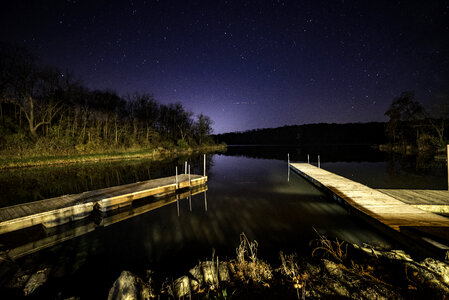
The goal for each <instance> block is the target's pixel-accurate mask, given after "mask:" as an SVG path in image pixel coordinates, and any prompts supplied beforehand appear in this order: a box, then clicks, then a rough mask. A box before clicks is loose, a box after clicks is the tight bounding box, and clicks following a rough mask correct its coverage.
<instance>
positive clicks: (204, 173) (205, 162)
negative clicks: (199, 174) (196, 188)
mask: <svg viewBox="0 0 449 300" xmlns="http://www.w3.org/2000/svg"><path fill="white" fill-rule="evenodd" d="M203 173H204V177H206V154H204V172H203Z"/></svg>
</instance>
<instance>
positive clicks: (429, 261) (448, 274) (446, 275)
mask: <svg viewBox="0 0 449 300" xmlns="http://www.w3.org/2000/svg"><path fill="white" fill-rule="evenodd" d="M420 265H422V266H424V267H426V268H428V269H429V270H431V271H432V272H434V273H436V274H437V275H438V276H440V280H441V281H443V282H444V283H445V284H448V285H449V265H448V264H447V263H445V262H442V261H439V260H436V259H433V258H426V259H425V260H423V261H422V262H421V263H420Z"/></svg>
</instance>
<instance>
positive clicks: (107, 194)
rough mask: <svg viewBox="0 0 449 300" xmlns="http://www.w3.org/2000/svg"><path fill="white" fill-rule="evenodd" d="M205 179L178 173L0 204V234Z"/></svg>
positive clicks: (75, 216)
mask: <svg viewBox="0 0 449 300" xmlns="http://www.w3.org/2000/svg"><path fill="white" fill-rule="evenodd" d="M206 181H207V176H200V175H190V174H182V175H179V176H171V177H166V178H159V179H153V180H148V181H142V182H136V183H131V184H126V185H120V186H115V187H110V188H105V189H100V190H95V191H89V192H84V193H81V194H76V195H64V196H61V197H56V198H51V199H46V200H41V201H35V202H30V203H24V204H19V205H14V206H9V207H3V208H0V234H4V233H7V232H11V231H15V230H19V229H23V228H27V227H31V226H34V225H40V224H42V225H43V226H45V227H53V226H57V225H60V224H64V223H67V222H70V221H74V220H79V219H83V218H85V217H87V216H89V215H90V214H91V213H92V212H93V211H94V210H95V209H98V210H99V211H101V212H107V211H110V210H114V209H118V208H121V207H124V206H128V205H130V204H131V203H132V202H133V201H134V200H136V199H140V198H144V197H148V196H154V195H160V194H163V195H166V194H173V193H176V191H178V190H181V189H185V188H193V187H196V186H201V185H204V184H205V183H206Z"/></svg>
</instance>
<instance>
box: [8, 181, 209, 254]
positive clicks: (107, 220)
mask: <svg viewBox="0 0 449 300" xmlns="http://www.w3.org/2000/svg"><path fill="white" fill-rule="evenodd" d="M206 191H207V186H206V185H202V186H197V187H194V188H192V189H190V190H187V191H184V192H182V193H180V194H172V195H168V196H163V197H161V199H160V200H157V201H151V200H153V199H152V198H150V200H148V201H151V202H148V203H145V204H143V203H141V205H140V206H137V207H129V208H126V209H125V210H119V211H118V212H117V213H113V214H111V215H109V214H108V215H105V216H103V217H102V218H101V220H100V222H99V224H97V223H95V222H94V221H90V222H88V223H87V224H86V223H85V222H81V223H84V224H81V225H78V226H76V227H73V228H69V229H66V230H58V232H57V233H55V234H52V235H49V236H47V237H45V238H42V239H39V240H36V241H32V242H29V243H26V244H24V245H20V246H17V247H15V248H13V249H8V251H7V255H8V257H9V258H11V259H18V258H20V257H23V256H26V255H29V254H31V253H34V252H37V251H40V250H42V249H45V248H48V247H51V246H54V245H57V244H60V243H63V242H65V241H67V240H71V239H73V238H76V237H79V236H82V235H85V234H87V233H89V232H91V231H94V230H95V229H96V228H98V227H106V226H109V225H112V224H115V223H118V222H121V221H124V220H127V219H130V218H133V217H136V216H138V215H141V214H145V213H147V212H150V211H153V210H155V209H158V208H161V207H164V206H166V205H169V204H172V203H175V202H179V201H180V200H182V199H189V201H191V197H192V196H194V195H197V194H200V193H203V192H206Z"/></svg>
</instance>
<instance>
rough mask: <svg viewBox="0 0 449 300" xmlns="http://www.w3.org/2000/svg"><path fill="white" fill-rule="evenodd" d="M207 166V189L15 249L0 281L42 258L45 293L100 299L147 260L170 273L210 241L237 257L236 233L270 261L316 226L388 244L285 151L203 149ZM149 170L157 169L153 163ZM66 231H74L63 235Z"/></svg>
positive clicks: (302, 242) (206, 252) (203, 252)
mask: <svg viewBox="0 0 449 300" xmlns="http://www.w3.org/2000/svg"><path fill="white" fill-rule="evenodd" d="M284 153H286V152H284ZM292 159H294V158H292ZM191 160H195V158H192V159H191ZM197 160H199V162H198V163H196V164H195V163H194V162H193V163H192V166H193V168H197V169H196V170H193V171H192V173H196V172H197V173H199V174H201V171H202V161H201V160H202V157H199V158H197ZM133 164H134V163H131V166H129V170H130V173H131V174H133V173H137V174H143V173H144V172H146V168H148V166H147V165H145V164H144V163H143V162H142V165H141V166H140V167H137V166H136V165H133ZM136 164H139V163H136ZM325 164H326V163H323V165H322V166H323V168H325ZM327 164H328V167H329V166H330V167H332V165H331V163H329V162H327ZM174 165H180V166H183V165H185V163H184V160H181V161H179V160H175V161H170V162H168V163H167V165H162V166H161V170H172V171H171V172H174V171H173V170H174V169H175V168H174ZM208 166H209V169H208V172H207V173H208V190H207V195H206V193H205V192H204V191H200V192H199V194H197V195H185V196H186V197H187V198H186V200H181V198H182V196H180V197H179V198H177V197H176V196H175V198H172V199H171V200H170V201H172V202H167V203H166V205H161V206H160V207H158V208H157V209H152V210H148V211H145V208H144V206H145V205H141V206H140V205H137V206H135V207H133V208H132V210H131V211H122V212H119V213H118V214H115V215H113V216H111V218H110V219H107V218H105V219H103V221H102V222H101V223H98V222H97V223H96V224H95V226H94V227H93V228H92V227H91V226H92V225H91V224H90V223H88V224H85V225H86V226H85V227H80V228H78V229H76V228H73V231H72V233H68V232H67V231H63V230H61V232H58V234H61V235H60V237H61V240H60V241H61V242H60V241H58V243H57V244H53V245H51V246H49V247H47V248H45V249H42V250H40V251H36V252H34V253H31V252H30V253H29V254H27V255H24V256H22V257H18V258H17V259H16V260H15V262H14V264H13V269H9V270H13V271H10V272H9V273H8V272H6V271H5V272H3V273H1V274H0V285H1V286H2V287H5V285H6V284H7V282H8V279H10V278H12V277H13V276H14V274H15V273H17V272H19V271H21V272H33V271H35V270H36V269H38V268H39V267H42V266H45V267H48V268H49V269H51V271H50V275H49V281H48V282H47V284H46V288H45V289H43V290H41V292H40V293H42V294H43V295H44V296H45V297H46V298H54V297H55V295H57V294H58V293H61V295H62V297H70V296H79V297H89V298H106V297H107V293H108V290H109V288H110V287H111V286H112V283H113V282H114V280H115V279H116V278H117V277H118V276H119V274H120V272H121V271H122V270H130V271H132V272H134V273H136V274H138V275H142V276H144V275H145V274H144V272H145V270H147V269H151V270H153V271H156V274H159V275H160V276H161V277H162V278H165V276H169V277H176V276H177V275H179V274H180V273H181V272H185V270H187V269H188V268H190V267H192V266H193V265H195V264H196V263H197V261H198V259H204V258H207V257H210V255H211V250H212V248H214V249H215V250H216V253H217V254H218V255H219V256H220V257H222V258H224V257H235V248H236V246H237V245H238V243H239V235H240V233H241V232H245V233H246V235H247V236H248V238H249V239H256V240H257V241H258V242H259V247H260V248H259V252H258V253H259V256H260V257H262V258H264V259H266V260H269V261H272V262H274V263H275V264H278V258H277V257H278V252H279V250H283V251H285V252H287V253H288V252H297V253H299V254H301V253H304V252H306V253H308V251H309V248H308V243H309V241H310V240H311V239H314V238H316V233H315V231H314V228H316V229H317V230H318V231H319V232H321V233H324V234H326V235H327V236H328V237H330V238H333V237H338V238H339V239H344V240H348V241H350V242H355V243H364V242H367V243H382V244H385V245H393V246H394V242H392V241H389V240H387V239H386V238H384V237H383V236H382V235H381V234H379V232H377V231H376V230H374V229H372V228H371V227H369V226H368V225H367V224H365V223H364V222H362V221H360V220H359V219H357V218H355V217H353V216H351V215H350V214H349V213H348V212H347V211H346V210H345V209H344V208H343V207H342V206H340V205H339V204H337V203H335V202H334V201H332V200H331V199H329V198H328V197H327V195H325V194H324V193H322V192H321V191H320V190H318V189H317V188H315V187H314V186H313V185H311V184H310V183H309V182H307V181H306V180H305V179H303V178H302V177H300V176H299V175H297V174H296V173H291V174H288V173H287V174H286V172H285V171H286V168H287V169H288V167H287V162H286V155H285V157H284V160H283V161H282V160H273V159H254V158H248V157H243V156H229V155H214V156H208ZM334 167H337V166H336V165H334ZM120 168H122V167H120ZM123 168H126V166H125V165H123ZM109 170H113V169H109ZM150 172H151V173H152V174H153V173H154V172H157V171H154V170H153V169H151V167H150ZM159 172H161V173H163V172H164V171H159ZM287 172H288V171H287ZM98 174H100V172H99V173H98ZM119 174H120V172H119ZM170 175H173V173H171V174H170ZM286 175H287V176H286ZM95 176H98V177H96V178H99V177H100V175H95ZM122 176H123V177H126V176H129V178H131V177H132V176H133V175H125V173H124V174H123V175H122ZM139 176H140V175H139ZM142 176H143V177H145V176H147V175H142ZM286 177H287V178H286ZM139 178H140V177H139ZM175 202H176V203H175ZM140 204H141V203H140ZM140 209H142V212H141V213H138V212H140ZM118 220H120V221H118ZM98 225H101V226H98ZM64 234H66V235H67V237H69V236H70V235H71V234H72V236H71V237H70V238H68V239H67V240H63V239H64ZM52 235H53V234H51V233H49V236H52ZM44 238H45V237H44ZM14 268H15V269H14ZM4 270H6V269H4ZM14 270H15V271H14ZM0 292H1V291H0Z"/></svg>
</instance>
